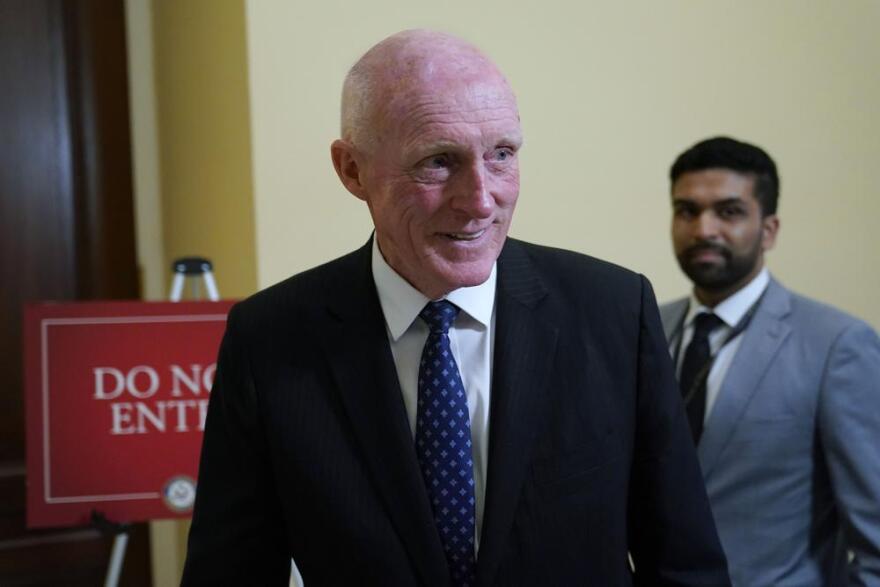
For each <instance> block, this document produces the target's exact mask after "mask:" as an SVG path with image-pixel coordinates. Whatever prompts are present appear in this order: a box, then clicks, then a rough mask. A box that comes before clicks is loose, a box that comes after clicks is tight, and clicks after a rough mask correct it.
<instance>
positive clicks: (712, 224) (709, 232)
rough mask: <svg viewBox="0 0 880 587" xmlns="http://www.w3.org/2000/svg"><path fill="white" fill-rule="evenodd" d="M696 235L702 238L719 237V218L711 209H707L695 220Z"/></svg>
mask: <svg viewBox="0 0 880 587" xmlns="http://www.w3.org/2000/svg"><path fill="white" fill-rule="evenodd" d="M693 229H694V236H696V237H697V238H698V239H700V240H716V239H717V238H718V236H719V235H718V229H719V223H718V218H717V217H716V216H715V214H713V213H712V212H711V211H708V210H707V211H705V212H703V213H702V214H700V215H699V216H697V217H696V219H695V220H694V227H693Z"/></svg>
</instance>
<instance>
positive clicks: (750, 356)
mask: <svg viewBox="0 0 880 587" xmlns="http://www.w3.org/2000/svg"><path fill="white" fill-rule="evenodd" d="M687 307H688V300H687V298H684V299H680V300H677V301H675V302H672V303H669V304H666V305H664V306H662V307H661V308H660V312H661V317H662V319H663V327H664V330H665V331H666V336H667V339H668V340H669V341H670V342H671V343H674V342H675V341H676V337H678V336H680V334H681V329H682V322H683V320H684V317H685V315H686V314H687ZM741 336H743V337H744V339H743V341H742V344H741V346H740V348H739V350H738V351H737V354H736V356H735V357H734V359H733V363H732V364H731V366H730V370H729V371H728V372H727V375H726V377H725V380H724V381H723V383H722V385H721V390H720V392H719V395H718V399H717V401H716V403H715V406H714V408H713V410H712V412H711V413H710V414H709V419H708V420H707V422H706V426H705V429H704V431H703V436H702V438H701V440H700V444H699V446H698V453H699V458H700V464H701V466H702V468H703V476H704V478H705V481H706V489H707V491H708V494H709V501H710V503H711V505H712V510H713V513H714V515H715V522H716V525H717V527H718V533H719V535H720V537H721V543H722V546H723V547H724V550H725V552H726V554H727V558H728V563H729V567H730V576H731V579H732V581H733V584H734V585H738V586H745V585H748V586H759V587H763V586H768V585H773V586H782V585H792V586H794V585H797V586H802V585H829V586H834V587H836V586H838V585H880V340H878V337H877V333H876V332H875V331H874V330H873V329H872V328H871V327H870V326H868V325H867V324H865V323H864V322H861V321H859V320H856V319H855V318H852V317H851V316H848V315H846V314H844V313H842V312H840V311H838V310H835V309H834V308H831V307H829V306H825V305H822V304H819V303H817V302H815V301H812V300H809V299H807V298H804V297H802V296H799V295H797V294H794V293H792V292H790V291H789V290H787V289H785V288H784V287H783V286H782V285H780V284H779V283H778V282H776V281H775V280H772V279H771V281H770V284H769V286H768V288H767V291H766V293H765V295H764V298H763V300H762V302H761V305H760V306H759V308H758V311H757V312H756V313H755V316H754V318H753V319H752V322H751V323H750V324H749V327H748V328H747V329H746V331H745V332H744V333H743V334H742V335H741ZM847 550H850V551H852V553H853V554H854V555H855V556H854V558H853V559H852V561H851V562H848V561H847V559H848V556H847Z"/></svg>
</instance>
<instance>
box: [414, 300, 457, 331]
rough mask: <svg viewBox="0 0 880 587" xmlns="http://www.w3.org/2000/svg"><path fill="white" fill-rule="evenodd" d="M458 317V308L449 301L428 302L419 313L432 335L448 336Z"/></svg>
mask: <svg viewBox="0 0 880 587" xmlns="http://www.w3.org/2000/svg"><path fill="white" fill-rule="evenodd" d="M456 316H458V306H456V305H455V304H453V303H452V302H450V301H448V300H440V301H437V302H428V303H427V304H426V305H425V307H424V308H423V309H422V311H421V312H419V317H420V318H421V319H422V320H424V321H425V324H427V325H428V328H430V329H431V333H432V334H446V333H447V332H449V327H450V326H452V323H453V322H455V317H456Z"/></svg>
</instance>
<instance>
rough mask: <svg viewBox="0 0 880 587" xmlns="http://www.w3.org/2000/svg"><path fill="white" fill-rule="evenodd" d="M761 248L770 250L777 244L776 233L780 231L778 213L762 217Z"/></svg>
mask: <svg viewBox="0 0 880 587" xmlns="http://www.w3.org/2000/svg"><path fill="white" fill-rule="evenodd" d="M761 232H762V233H763V234H762V235H761V236H762V237H763V238H762V241H761V248H762V250H764V251H769V250H770V249H772V248H773V245H775V244H776V235H777V234H778V233H779V217H778V216H777V215H776V214H770V215H769V216H765V217H764V218H762V219H761Z"/></svg>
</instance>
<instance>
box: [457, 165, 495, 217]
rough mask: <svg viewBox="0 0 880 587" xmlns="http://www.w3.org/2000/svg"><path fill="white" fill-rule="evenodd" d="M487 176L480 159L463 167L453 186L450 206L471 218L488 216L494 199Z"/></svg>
mask: <svg viewBox="0 0 880 587" xmlns="http://www.w3.org/2000/svg"><path fill="white" fill-rule="evenodd" d="M487 176H488V174H487V172H486V169H485V167H484V166H483V164H482V161H475V162H474V163H472V164H471V165H468V166H466V167H465V168H463V169H462V170H461V171H460V177H459V181H457V182H456V185H455V187H454V189H455V192H454V194H453V196H452V208H453V209H454V210H456V211H459V212H463V213H465V214H467V215H468V216H469V217H471V218H480V219H482V218H488V217H490V216H491V215H492V211H493V210H494V209H495V200H494V198H493V197H492V194H491V190H490V189H489V185H488V184H489V181H490V178H488V177H487Z"/></svg>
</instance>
